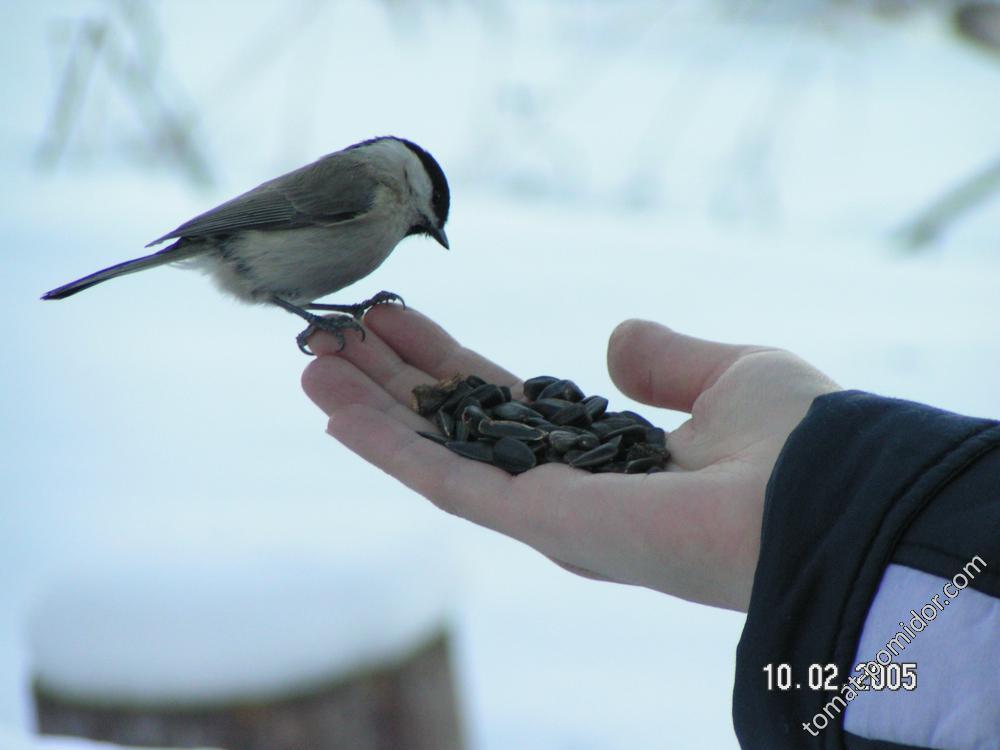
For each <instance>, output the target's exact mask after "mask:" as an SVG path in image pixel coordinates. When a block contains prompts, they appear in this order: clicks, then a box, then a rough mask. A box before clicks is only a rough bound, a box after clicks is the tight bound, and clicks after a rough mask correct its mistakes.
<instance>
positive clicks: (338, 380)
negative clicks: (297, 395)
mask: <svg viewBox="0 0 1000 750" xmlns="http://www.w3.org/2000/svg"><path fill="white" fill-rule="evenodd" d="M302 388H303V390H305V392H306V394H308V396H309V398H311V399H312V400H313V402H314V403H315V404H316V405H317V406H318V407H319V408H320V409H322V410H323V412H324V413H326V414H327V415H330V414H332V413H333V412H335V411H337V410H338V409H343V408H345V407H346V406H350V405H352V404H354V405H357V404H360V405H362V406H365V407H366V408H369V409H373V410H375V411H379V412H381V413H383V414H385V415H387V416H390V417H392V418H393V419H395V420H396V421H398V422H400V423H401V424H403V425H405V426H406V427H407V429H409V430H412V431H415V430H429V429H430V428H431V425H430V423H429V422H428V421H427V420H426V419H424V418H422V417H421V416H420V415H419V414H417V413H416V412H414V411H412V410H411V409H409V408H408V407H407V406H405V405H404V404H401V403H400V402H399V401H397V400H396V399H395V398H394V397H393V396H392V394H390V393H389V392H387V391H386V390H385V389H384V388H382V387H380V386H379V385H378V384H377V383H375V382H374V381H373V380H372V379H371V378H369V377H368V376H367V375H365V374H364V373H363V372H361V371H360V370H359V369H358V368H357V367H355V366H354V365H353V364H352V363H351V362H348V361H346V360H344V359H342V358H340V357H317V358H316V359H315V360H313V361H312V362H311V363H310V364H309V366H308V367H307V368H306V370H305V372H304V373H302ZM418 437H419V436H418Z"/></svg>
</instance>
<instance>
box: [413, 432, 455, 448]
mask: <svg viewBox="0 0 1000 750" xmlns="http://www.w3.org/2000/svg"><path fill="white" fill-rule="evenodd" d="M417 434H418V435H420V437H422V438H427V439H428V440H430V441H431V442H434V443H437V444H438V445H444V444H445V443H447V442H448V438H446V437H445V436H444V435H438V434H437V433H436V432H423V431H421V430H417Z"/></svg>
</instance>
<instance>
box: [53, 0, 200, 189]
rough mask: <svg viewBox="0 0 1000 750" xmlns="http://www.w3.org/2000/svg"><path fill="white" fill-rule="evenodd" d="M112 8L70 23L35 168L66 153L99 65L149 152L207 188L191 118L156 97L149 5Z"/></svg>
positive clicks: (157, 71) (155, 44) (121, 3)
mask: <svg viewBox="0 0 1000 750" xmlns="http://www.w3.org/2000/svg"><path fill="white" fill-rule="evenodd" d="M111 8H112V11H111V15H109V16H108V17H104V18H86V19H83V20H81V21H78V22H76V23H75V24H74V26H75V27H76V34H75V35H74V43H73V44H71V46H70V48H69V52H68V55H67V59H66V66H65V69H64V71H63V75H62V80H61V82H60V84H59V87H58V93H57V95H56V101H55V104H54V107H53V114H52V116H51V117H50V118H49V124H48V126H47V127H46V130H45V133H44V135H43V137H42V142H41V144H40V146H39V148H38V152H37V159H38V163H39V164H40V165H42V166H45V167H49V168H51V167H54V166H55V165H56V164H57V163H58V162H59V160H60V159H61V158H62V156H63V155H64V154H65V152H66V149H67V147H68V144H69V142H70V138H71V136H72V133H73V130H74V127H75V125H76V124H77V123H78V122H80V121H81V120H82V118H83V116H84V103H85V99H86V95H87V93H88V90H89V87H88V83H90V82H91V81H92V80H93V79H94V77H95V73H96V72H97V66H98V65H99V64H100V65H103V69H104V70H105V71H107V73H108V77H109V78H110V81H111V83H112V85H114V86H117V87H118V88H119V89H121V91H122V92H123V93H124V95H125V96H124V98H125V100H126V101H127V102H128V103H129V104H130V105H131V106H132V108H133V109H134V111H135V112H136V114H137V115H138V117H139V119H140V120H141V121H142V123H143V124H144V126H145V127H146V128H147V130H148V132H149V134H150V136H151V138H150V140H151V142H152V144H153V146H154V148H162V149H164V150H166V151H167V153H168V154H169V155H170V156H171V157H172V158H171V159H170V162H171V163H172V164H177V165H178V166H179V167H180V168H181V169H182V170H183V171H184V172H185V173H186V175H187V177H188V178H189V179H190V180H191V181H192V182H194V183H195V184H197V185H201V186H204V185H208V184H211V182H212V174H211V169H210V168H209V165H208V161H207V159H206V158H205V156H204V155H203V154H202V152H201V149H200V148H199V147H198V145H197V143H196V142H195V140H194V138H193V135H192V130H193V124H194V119H195V118H194V117H192V116H184V115H182V114H180V113H179V112H178V111H177V109H176V108H175V106H174V104H173V102H171V101H168V99H167V97H165V96H164V95H162V93H161V92H162V86H161V85H160V82H161V79H162V78H163V75H164V74H163V72H162V66H161V65H160V49H161V44H160V34H159V29H158V27H157V24H156V19H155V17H154V15H153V13H152V12H151V10H150V6H149V3H148V2H140V1H139V0H117V2H115V3H114V4H112V6H111ZM115 17H117V20H118V21H119V23H115V20H116V19H115Z"/></svg>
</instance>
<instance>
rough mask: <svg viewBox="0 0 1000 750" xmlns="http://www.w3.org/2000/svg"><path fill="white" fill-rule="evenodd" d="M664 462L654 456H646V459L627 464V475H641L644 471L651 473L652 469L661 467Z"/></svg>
mask: <svg viewBox="0 0 1000 750" xmlns="http://www.w3.org/2000/svg"><path fill="white" fill-rule="evenodd" d="M661 465H662V462H661V460H660V459H657V458H656V457H654V456H646V458H637V459H635V460H634V461H629V462H628V463H627V464H625V473H626V474H641V473H642V472H644V471H649V470H650V469H652V468H655V467H657V466H661Z"/></svg>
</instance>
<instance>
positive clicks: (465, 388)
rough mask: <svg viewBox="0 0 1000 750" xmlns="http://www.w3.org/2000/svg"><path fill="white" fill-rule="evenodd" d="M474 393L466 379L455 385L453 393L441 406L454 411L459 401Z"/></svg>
mask: <svg viewBox="0 0 1000 750" xmlns="http://www.w3.org/2000/svg"><path fill="white" fill-rule="evenodd" d="M470 393H472V388H471V386H469V384H468V383H466V382H465V381H464V380H463V381H462V382H460V383H458V385H456V386H455V390H454V391H452V393H451V395H450V396H448V398H447V399H446V400H445V402H444V403H443V404H441V408H442V409H444V410H445V411H447V412H454V411H455V407H456V406H458V402H459V401H461V400H462V399H463V398H465V397H466V396H467V395H468V394H470Z"/></svg>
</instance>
